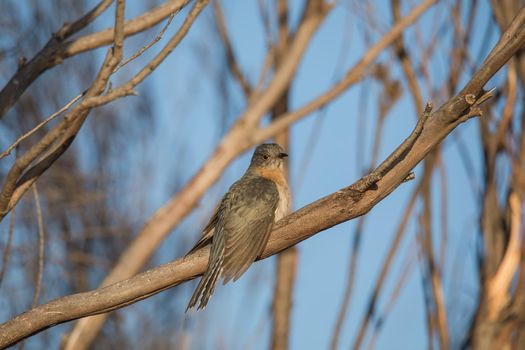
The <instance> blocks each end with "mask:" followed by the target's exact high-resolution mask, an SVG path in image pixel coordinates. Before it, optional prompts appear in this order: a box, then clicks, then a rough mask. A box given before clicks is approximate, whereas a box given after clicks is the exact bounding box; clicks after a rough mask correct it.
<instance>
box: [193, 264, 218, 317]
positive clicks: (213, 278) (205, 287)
mask: <svg viewBox="0 0 525 350" xmlns="http://www.w3.org/2000/svg"><path fill="white" fill-rule="evenodd" d="M221 271H222V259H217V261H215V262H214V263H213V264H212V266H210V267H209V268H208V269H207V270H206V272H204V275H203V276H202V278H201V280H200V282H199V284H198V285H197V288H196V289H195V292H193V295H192V297H191V299H190V302H189V303H188V307H187V308H186V311H188V310H189V309H191V308H193V307H194V306H195V305H197V303H199V306H198V307H197V310H200V309H204V308H205V307H206V304H208V300H209V299H210V297H211V295H212V294H213V290H214V289H215V285H216V284H217V280H218V278H219V276H220V274H221Z"/></svg>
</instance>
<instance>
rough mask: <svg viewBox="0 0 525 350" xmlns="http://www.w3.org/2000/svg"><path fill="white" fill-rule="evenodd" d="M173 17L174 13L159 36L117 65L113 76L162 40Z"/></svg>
mask: <svg viewBox="0 0 525 350" xmlns="http://www.w3.org/2000/svg"><path fill="white" fill-rule="evenodd" d="M174 17H175V12H174V13H172V14H171V15H170V16H169V18H168V22H166V24H165V25H164V27H163V28H162V30H161V31H160V32H159V34H157V36H156V37H155V38H154V39H153V40H152V41H151V42H150V43H148V44H147V45H145V46H143V47H142V48H141V49H140V50H139V51H137V52H135V53H134V54H133V55H132V56H131V57H130V58H128V59H126V60H124V61H123V62H121V63H119V64H118V65H117V66H116V67H115V69H114V70H113V74H115V73H116V72H117V71H118V70H119V69H120V68H122V67H124V66H125V65H126V64H128V63H130V62H131V61H133V60H134V59H136V58H137V57H139V56H140V55H142V54H143V53H144V52H146V51H147V50H149V49H150V48H151V47H152V46H153V45H155V44H156V43H158V42H159V41H160V39H162V37H163V36H164V33H165V32H166V30H167V29H168V27H169V26H170V24H171V21H173V18H174Z"/></svg>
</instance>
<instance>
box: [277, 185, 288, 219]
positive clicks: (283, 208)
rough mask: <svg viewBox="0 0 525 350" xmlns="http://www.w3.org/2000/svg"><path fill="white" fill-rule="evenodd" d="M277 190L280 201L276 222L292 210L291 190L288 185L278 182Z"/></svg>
mask: <svg viewBox="0 0 525 350" xmlns="http://www.w3.org/2000/svg"><path fill="white" fill-rule="evenodd" d="M276 185H277V190H278V191H279V203H278V204H277V208H276V209H275V222H277V221H279V220H281V219H282V218H283V217H285V216H286V215H287V214H288V213H289V212H290V204H291V203H290V191H289V190H288V185H287V184H286V183H285V185H282V184H279V183H276Z"/></svg>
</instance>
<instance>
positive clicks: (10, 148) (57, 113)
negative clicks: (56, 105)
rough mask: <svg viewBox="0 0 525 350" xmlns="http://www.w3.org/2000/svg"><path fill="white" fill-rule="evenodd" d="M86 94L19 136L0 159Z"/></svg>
mask: <svg viewBox="0 0 525 350" xmlns="http://www.w3.org/2000/svg"><path fill="white" fill-rule="evenodd" d="M85 94H86V91H84V92H83V93H81V94H80V95H77V96H76V97H75V98H73V99H72V100H71V101H69V102H68V103H67V104H66V105H65V106H64V107H62V108H60V109H59V110H58V111H56V112H55V113H53V114H51V115H50V116H49V117H47V118H46V119H45V120H44V121H42V122H41V123H40V124H38V125H37V126H35V127H34V128H33V129H31V130H30V131H28V132H27V133H25V134H23V135H21V136H20V137H19V138H17V139H16V141H15V142H14V143H13V144H12V145H11V146H9V147H8V148H7V149H6V150H5V151H4V152H2V153H1V154H0V159H2V158H5V157H6V156H8V155H9V154H11V152H12V151H13V150H14V149H15V148H16V147H17V146H18V145H19V144H20V142H22V141H24V140H25V139H27V138H28V137H29V136H31V135H33V134H34V133H35V132H37V131H38V130H39V129H40V128H42V127H43V126H44V125H46V124H47V123H49V122H50V121H51V120H53V119H55V118H56V117H58V116H59V115H60V114H62V113H63V112H65V111H67V110H68V109H69V107H71V106H72V105H74V104H75V102H77V101H78V100H80V99H81V98H82V96H84V95H85Z"/></svg>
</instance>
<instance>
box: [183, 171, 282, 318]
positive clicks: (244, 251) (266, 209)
mask: <svg viewBox="0 0 525 350" xmlns="http://www.w3.org/2000/svg"><path fill="white" fill-rule="evenodd" d="M278 202H279V192H278V190H277V187H276V185H275V184H274V183H273V182H272V181H270V180H268V179H266V178H263V177H260V176H256V175H253V174H251V173H249V172H248V173H246V174H245V175H244V176H243V177H242V178H241V179H240V180H239V181H237V182H236V183H234V184H233V185H232V186H231V188H230V190H229V191H228V192H227V193H226V195H225V196H224V198H223V199H222V201H221V204H220V205H219V208H218V209H217V212H216V214H215V215H214V216H213V217H212V219H211V220H210V224H211V223H214V225H213V228H214V230H212V229H211V227H212V226H210V224H209V225H208V226H207V228H208V227H210V228H209V231H208V232H212V233H213V236H212V237H206V235H203V237H202V238H201V240H200V241H199V242H198V243H197V245H196V246H195V247H194V248H193V249H192V250H191V251H194V250H196V249H198V248H200V247H201V246H203V245H205V244H206V242H205V241H206V240H209V239H211V250H210V258H209V259H210V260H209V262H208V268H207V269H206V271H205V273H204V275H203V277H202V279H201V281H200V282H199V284H198V286H197V288H196V289H195V292H194V294H193V296H192V298H191V300H190V302H189V304H188V309H190V308H192V307H194V306H195V305H197V303H198V308H199V309H201V308H204V307H205V306H206V304H207V302H208V300H209V298H210V296H211V294H212V293H213V290H214V288H215V284H216V283H217V280H218V278H219V274H222V276H223V277H224V283H226V282H228V281H230V280H231V279H234V280H237V279H238V278H239V277H240V276H241V275H242V274H243V273H244V272H246V270H247V269H248V267H249V266H250V265H251V264H252V263H253V262H254V261H255V259H256V258H257V256H258V255H259V254H261V253H262V250H263V249H264V247H265V246H266V243H267V242H268V238H269V234H270V232H271V229H272V225H273V222H274V215H275V209H276V207H277V204H278ZM213 231H214V232H213Z"/></svg>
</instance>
